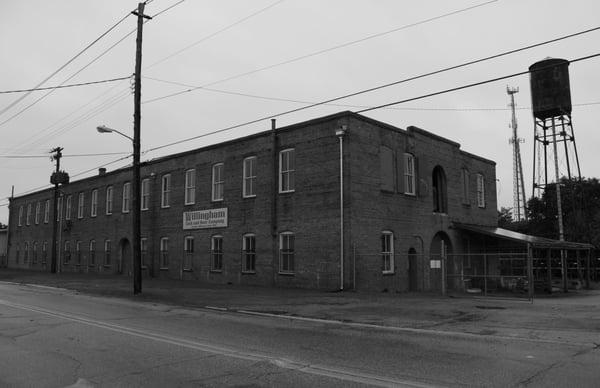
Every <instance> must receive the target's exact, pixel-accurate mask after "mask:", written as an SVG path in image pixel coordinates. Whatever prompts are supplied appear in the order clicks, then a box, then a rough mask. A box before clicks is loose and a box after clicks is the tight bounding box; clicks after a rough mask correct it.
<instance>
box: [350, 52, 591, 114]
mask: <svg viewBox="0 0 600 388" xmlns="http://www.w3.org/2000/svg"><path fill="white" fill-rule="evenodd" d="M598 56H600V53H597V54H592V55H588V56H585V57H580V58H577V59H573V60H571V61H569V63H573V62H579V61H583V60H586V59H592V58H595V57H598ZM548 67H553V66H547V67H543V68H540V69H538V71H539V70H542V69H545V68H548ZM528 73H530V71H529V70H526V71H522V72H519V73H513V74H509V75H504V76H501V77H496V78H492V79H488V80H485V81H479V82H474V83H470V84H466V85H462V86H457V87H455V88H450V89H444V90H440V91H438V92H433V93H429V94H423V95H421V96H418V97H412V98H406V99H404V100H399V101H395V102H390V103H387V104H382V105H377V106H373V107H370V108H366V109H361V110H357V111H355V112H354V113H364V112H369V111H372V110H375V109H381V108H385V107H388V106H392V105H397V104H402V103H405V102H410V101H416V100H421V99H423V98H428V97H433V96H439V95H440V94H446V93H450V92H455V91H457V90H462V89H467V88H472V87H474V86H480V85H485V84H489V83H492V82H496V81H501V80H503V79H507V78H513V77H518V76H520V75H524V74H528Z"/></svg>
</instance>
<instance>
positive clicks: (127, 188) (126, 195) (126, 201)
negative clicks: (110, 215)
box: [121, 182, 131, 213]
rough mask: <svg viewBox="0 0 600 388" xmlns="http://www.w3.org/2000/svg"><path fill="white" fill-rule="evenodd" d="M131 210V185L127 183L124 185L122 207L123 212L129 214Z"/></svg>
mask: <svg viewBox="0 0 600 388" xmlns="http://www.w3.org/2000/svg"><path fill="white" fill-rule="evenodd" d="M130 209H131V183H130V182H125V183H123V204H122V207H121V212H123V213H129V210H130Z"/></svg>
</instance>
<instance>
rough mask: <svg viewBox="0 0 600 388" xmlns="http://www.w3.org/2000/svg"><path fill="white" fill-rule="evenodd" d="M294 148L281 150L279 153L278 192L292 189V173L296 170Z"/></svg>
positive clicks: (286, 191)
mask: <svg viewBox="0 0 600 388" xmlns="http://www.w3.org/2000/svg"><path fill="white" fill-rule="evenodd" d="M295 166H296V164H295V157H294V149H293V148H291V149H289V150H283V151H281V152H280V153H279V192H280V193H289V192H292V191H294V187H295V185H294V173H295V172H296V169H295V168H296V167H295Z"/></svg>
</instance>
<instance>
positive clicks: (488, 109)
mask: <svg viewBox="0 0 600 388" xmlns="http://www.w3.org/2000/svg"><path fill="white" fill-rule="evenodd" d="M177 2H178V1H176V0H154V1H151V2H149V4H148V5H147V7H146V13H147V14H149V15H156V14H157V13H159V12H161V11H162V10H164V9H166V8H168V7H169V6H171V5H174V4H176V3H177ZM136 7H137V1H125V0H104V1H82V0H69V1H67V0H55V1H41V0H22V1H9V0H2V1H0V47H1V51H0V58H1V66H0V91H9V90H14V89H26V88H32V87H35V86H36V85H38V84H39V83H40V82H41V81H43V80H44V79H46V78H47V77H48V76H49V75H51V74H52V73H53V72H55V71H56V70H57V69H59V68H60V67H61V66H63V65H64V64H65V63H67V61H69V60H70V59H71V58H72V57H73V56H75V54H77V53H78V52H80V51H81V50H82V49H84V48H85V47H86V46H87V45H88V44H89V43H91V42H92V41H94V40H95V39H96V38H98V37H99V36H100V35H101V34H102V33H104V32H105V31H107V30H108V29H109V28H110V27H111V26H113V25H114V24H115V23H117V22H118V21H119V20H121V19H122V18H123V17H124V16H125V15H127V14H128V12H129V11H131V10H133V9H134V8H136ZM467 8H469V9H467ZM444 15H445V16H444ZM598 26H600V2H598V1H597V0H589V1H584V0H573V1H569V2H565V1H562V0H498V1H487V0H465V1H462V0H461V1H459V0H454V1H441V0H440V1H420V2H415V1H403V0H369V1H365V0H362V1H358V0H328V1H323V0H319V1H317V0H283V1H275V0H253V1H248V0H218V1H217V0H206V1H201V0H187V1H184V2H181V3H180V4H177V5H176V6H175V7H173V8H171V9H169V10H167V11H165V12H164V13H162V14H160V15H158V16H156V17H155V18H154V19H153V20H150V21H148V22H147V23H146V24H145V25H144V40H143V70H142V76H143V77H144V78H143V80H142V101H146V102H145V103H144V104H143V105H142V150H143V151H144V150H149V149H151V148H154V147H157V146H160V145H163V144H167V143H170V142H175V141H178V140H181V139H186V138H190V137H193V136H196V135H201V134H203V133H208V132H211V131H215V130H219V129H222V128H226V127H229V126H233V125H236V124H241V123H244V122H247V121H252V120H255V119H259V118H262V117H267V116H270V115H273V114H277V113H280V112H285V111H287V110H290V109H294V108H298V107H302V106H305V105H306V103H308V102H318V101H322V100H326V99H329V98H333V97H337V96H341V95H344V94H347V93H352V92H356V91H359V90H363V89H367V88H370V87H374V86H378V85H381V84H386V83H390V82H394V81H398V80H402V79H405V78H408V77H412V76H416V75H420V74H423V73H427V72H430V71H434V70H437V69H441V68H445V67H448V66H453V65H458V64H461V63H463V62H467V61H470V60H474V59H478V58H482V57H486V56H490V55H494V54H497V53H500V52H503V51H507V50H511V49H516V48H520V47H522V46H526V45H530V44H534V43H538V42H542V41H545V40H549V39H552V38H556V37H560V36H563V35H567V34H571V33H575V32H578V31H582V30H586V29H589V28H594V27H598ZM135 28H136V19H135V17H134V16H129V17H127V18H126V19H125V20H124V21H123V22H122V23H120V24H119V25H118V26H117V27H116V28H114V29H113V30H112V31H111V32H110V33H109V34H107V35H106V36H105V37H104V38H103V39H101V40H100V41H99V42H98V43H96V44H95V45H93V46H92V47H91V48H90V49H88V50H87V51H85V52H84V53H83V54H82V55H81V56H80V57H78V58H77V59H76V60H74V61H73V62H72V63H71V64H69V65H68V66H66V67H65V68H64V69H63V70H61V71H60V72H59V73H58V74H56V75H55V76H53V77H52V78H51V79H49V80H48V81H47V82H45V83H44V85H42V86H55V85H58V84H61V83H63V82H64V81H65V80H67V79H69V78H70V77H71V76H73V75H74V74H75V73H78V74H77V75H75V76H74V77H73V78H71V79H70V80H68V81H66V84H72V83H82V82H90V81H100V80H106V79H113V78H118V77H126V76H129V75H131V74H132V73H133V71H134V60H135V34H131V35H130V36H129V37H127V38H125V39H124V40H123V41H122V42H121V43H119V44H118V45H116V46H115V47H114V48H112V49H110V50H108V49H109V48H110V47H111V46H112V45H114V44H115V43H116V42H117V41H119V40H120V39H122V38H123V37H124V36H126V35H127V34H128V33H130V32H132V31H133V30H135ZM365 38H369V39H365ZM351 42H355V43H353V44H349V43H351ZM598 42H600V31H595V32H591V33H588V34H585V35H582V36H579V37H575V38H571V39H567V40H564V41H561V42H557V43H553V44H548V45H546V46H543V47H538V48H535V49H531V50H526V51H522V52H519V53H517V54H513V55H509V56H506V57H502V58H499V59H495V60H490V61H485V62H482V63H479V64H476V65H472V66H468V67H464V68H461V69H459V70H455V71H450V72H446V73H443V74H439V75H436V76H431V77H426V78H423V79H420V80H418V81H414V82H408V83H402V84H400V85H397V86H394V87H388V88H384V89H381V90H379V91H376V92H372V93H365V94H361V95H359V96H356V97H353V98H349V99H344V100H341V101H337V102H336V103H335V104H337V105H325V106H320V107H317V108H311V109H305V110H302V111H299V112H296V113H293V114H289V115H285V116H282V117H279V118H278V119H277V123H278V126H284V125H288V124H293V123H296V122H299V121H304V120H308V119H311V118H316V117H320V116H323V115H327V114H331V113H335V112H338V111H341V110H353V111H355V110H358V109H360V107H364V106H374V105H380V104H385V103H388V102H393V101H398V100H402V99H407V98H412V97H417V96H420V95H424V94H428V93H432V92H436V91H440V90H443V89H447V88H453V87H457V86H461V85H464V84H468V83H473V82H478V81H483V80H486V79H490V78H495V77H499V76H504V75H508V74H512V73H517V72H521V71H525V70H527V68H528V67H529V66H530V65H531V64H533V63H535V62H537V61H539V60H542V59H544V58H546V57H558V58H565V59H569V60H572V59H576V58H579V57H583V56H587V55H591V54H596V53H599V52H600V45H598ZM107 50H108V51H107ZM104 52H106V53H105V54H104V55H103V56H101V57H100V58H98V59H96V58H97V57H98V56H99V55H101V54H102V53H104ZM312 54H314V55H312ZM94 59H96V60H95V61H94V62H92V61H93V60H94ZM90 62H92V63H91V64H90ZM88 64H90V65H89V66H87V65H88ZM599 65H600V58H593V59H589V60H585V61H580V62H577V63H573V64H571V65H570V67H569V71H570V77H571V95H572V102H573V105H574V107H573V115H572V117H573V123H574V130H575V135H576V139H577V147H578V151H579V157H580V162H581V169H582V175H584V176H586V177H590V176H595V177H598V176H599V175H600V174H599V171H598V166H599V165H600V152H598V145H599V144H600V128H599V127H598V122H599V120H598V119H599V116H600V95H599V94H598V90H600V71H599V69H600V66H599ZM85 66H87V67H86V68H85V69H84V70H82V71H80V70H81V69H82V68H84V67H85ZM261 69H262V70H261ZM79 71H80V72H79ZM178 84H185V85H189V86H181V85H178ZM507 85H510V86H511V87H518V88H519V90H520V92H519V93H517V94H516V102H517V104H518V108H519V109H518V111H517V120H518V123H519V135H520V137H522V138H524V139H525V143H524V144H522V158H523V165H524V175H525V183H526V192H527V196H528V197H529V196H530V195H531V182H532V162H533V152H532V151H533V119H532V114H531V110H530V109H529V107H530V106H531V97H530V93H529V77H528V76H527V75H523V76H519V77H515V78H512V79H509V80H504V81H499V82H495V83H490V84H487V85H483V86H479V87H473V88H469V89H465V90H462V91H458V92H454V93H450V94H445V95H441V96H436V97H431V98H426V99H422V100H418V101H413V102H410V103H405V104H400V105H396V106H394V107H391V108H388V109H379V110H374V111H370V112H368V113H365V115H367V116H369V117H372V118H374V119H377V120H381V121H384V122H387V123H390V124H392V125H395V126H398V127H400V128H406V127H407V126H409V125H415V126H418V127H421V128H423V129H426V130H428V131H431V132H433V133H435V134H438V135H440V136H444V137H447V138H449V139H451V140H454V141H456V142H459V143H460V144H461V146H462V149H463V150H465V151H468V152H471V153H475V154H478V155H481V156H483V157H486V158H489V159H492V160H494V161H495V162H496V163H497V167H496V169H497V178H498V182H497V189H498V204H499V206H503V207H512V205H513V203H512V185H513V182H512V149H511V146H510V145H509V143H508V139H509V138H510V137H511V130H510V128H509V127H508V124H509V122H510V111H509V108H508V106H507V104H508V102H509V97H508V95H507V94H506V86H507ZM190 86H205V87H206V88H204V89H197V90H194V91H191V92H185V93H181V94H178V95H175V96H172V97H168V98H163V99H160V100H157V101H149V100H153V99H156V98H158V97H162V96H166V95H170V94H174V93H177V92H180V91H183V90H186V89H190ZM46 93H47V91H37V92H33V93H31V94H30V95H28V96H27V97H26V98H24V99H22V100H21V101H19V102H18V103H16V104H14V106H12V107H10V109H6V108H7V107H9V106H10V105H11V104H13V103H14V102H15V101H17V99H19V98H20V97H22V96H23V93H18V94H0V112H2V111H4V112H3V113H2V114H0V131H1V134H2V137H1V138H2V141H1V142H0V176H1V177H2V179H0V197H1V199H0V222H3V223H6V222H7V220H8V209H7V206H6V204H7V202H8V201H7V199H6V198H7V197H9V196H10V194H11V187H12V186H13V185H14V190H15V195H19V194H21V193H25V192H28V191H31V190H32V189H36V188H41V187H49V177H50V174H51V173H52V171H53V169H54V166H53V164H52V162H51V161H50V160H49V158H48V156H49V151H50V149H52V148H54V147H57V146H60V147H64V151H63V153H64V156H65V158H63V160H62V163H61V165H62V167H64V169H65V170H66V171H67V172H68V173H69V174H70V175H71V177H72V179H80V178H83V177H86V176H90V175H93V174H96V170H97V168H98V167H99V166H101V165H104V164H106V163H110V162H111V161H114V160H115V159H118V158H120V157H122V156H123V155H125V154H126V153H128V152H130V151H131V145H130V143H128V141H127V140H126V139H124V138H122V137H120V136H117V135H110V134H98V133H97V132H96V131H95V128H96V126H98V125H100V124H105V125H107V126H110V127H113V128H117V129H120V130H122V131H123V132H124V133H126V134H128V135H131V136H132V134H133V129H132V128H133V95H132V94H130V93H129V81H128V80H125V81H120V82H110V83H103V84H98V85H91V86H83V87H77V88H68V89H62V90H55V91H54V92H52V93H50V94H48V95H47V96H46V97H44V98H43V99H41V100H40V101H39V102H37V103H35V104H34V105H31V104H33V103H34V102H35V101H36V100H38V99H40V98H41V97H43V96H44V95H45V94H46ZM292 100H293V101H292ZM30 105H31V106H30ZM342 105H343V106H342ZM269 127H270V123H269V120H264V121H261V122H259V123H256V124H252V125H249V126H244V127H241V128H238V129H235V130H232V131H228V132H225V133H221V134H219V135H213V136H208V137H203V138H200V139H197V140H194V141H189V142H185V143H182V144H179V145H177V146H172V147H166V148H161V149H159V150H155V151H152V152H146V153H145V154H144V155H143V156H142V160H148V159H152V158H155V157H158V156H162V155H167V154H171V153H175V152H179V151H184V150H189V149H194V148H198V147H202V146H205V145H208V144H211V143H215V142H219V141H222V140H224V139H231V138H235V137H239V136H242V135H246V134H250V133H255V132H259V131H263V130H266V129H269ZM119 152H123V153H124V154H123V155H117V154H115V155H104V156H85V157H84V156H72V157H69V155H81V154H98V153H100V154H106V153H119ZM15 156H31V157H30V158H14V157H15ZM130 161H131V159H125V160H120V161H118V162H115V163H113V164H110V165H108V166H107V168H108V170H113V169H116V168H119V167H122V166H125V165H127V164H128V163H129V162H130ZM90 169H92V170H93V171H92V172H89V173H84V174H81V173H82V172H84V171H86V170H90Z"/></svg>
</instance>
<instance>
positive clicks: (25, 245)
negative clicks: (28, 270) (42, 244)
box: [23, 241, 29, 264]
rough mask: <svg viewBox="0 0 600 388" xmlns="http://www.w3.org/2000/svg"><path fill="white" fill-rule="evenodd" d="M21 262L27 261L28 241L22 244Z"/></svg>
mask: <svg viewBox="0 0 600 388" xmlns="http://www.w3.org/2000/svg"><path fill="white" fill-rule="evenodd" d="M23 263H25V264H27V263H29V242H27V241H25V244H24V245H23Z"/></svg>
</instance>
